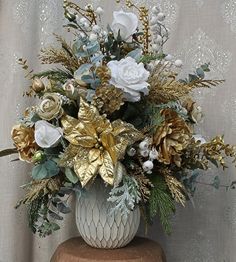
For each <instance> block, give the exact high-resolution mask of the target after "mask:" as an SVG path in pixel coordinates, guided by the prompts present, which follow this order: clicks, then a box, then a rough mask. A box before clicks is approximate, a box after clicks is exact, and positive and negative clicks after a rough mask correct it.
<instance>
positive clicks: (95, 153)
mask: <svg viewBox="0 0 236 262" xmlns="http://www.w3.org/2000/svg"><path fill="white" fill-rule="evenodd" d="M100 156H101V152H100V150H99V149H96V148H93V149H91V150H90V151H89V155H88V159H89V162H90V163H92V162H94V161H95V160H97V159H98V158H99V157H100Z"/></svg>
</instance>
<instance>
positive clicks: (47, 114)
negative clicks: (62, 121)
mask: <svg viewBox="0 0 236 262" xmlns="http://www.w3.org/2000/svg"><path fill="white" fill-rule="evenodd" d="M61 105H62V101H61V99H60V97H59V96H58V95H57V94H45V95H44V96H43V100H42V102H41V103H40V105H39V107H38V110H37V113H38V115H39V116H40V118H42V119H44V120H52V119H53V118H56V117H60V116H61V115H62V114H63V109H62V107H61Z"/></svg>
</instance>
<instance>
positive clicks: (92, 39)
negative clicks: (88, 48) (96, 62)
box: [89, 33, 98, 42]
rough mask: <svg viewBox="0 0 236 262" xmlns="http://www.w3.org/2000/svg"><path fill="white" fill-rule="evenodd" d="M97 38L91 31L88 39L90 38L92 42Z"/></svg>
mask: <svg viewBox="0 0 236 262" xmlns="http://www.w3.org/2000/svg"><path fill="white" fill-rule="evenodd" d="M97 39H98V37H97V35H96V34H94V33H91V34H90V36H89V40H90V41H91V42H94V41H96V40H97Z"/></svg>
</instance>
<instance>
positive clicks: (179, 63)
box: [175, 59, 183, 67]
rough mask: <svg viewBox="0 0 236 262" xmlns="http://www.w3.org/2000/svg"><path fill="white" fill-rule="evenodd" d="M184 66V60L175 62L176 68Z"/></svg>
mask: <svg viewBox="0 0 236 262" xmlns="http://www.w3.org/2000/svg"><path fill="white" fill-rule="evenodd" d="M182 65H183V62H182V60H180V59H177V60H175V66H176V67H182Z"/></svg>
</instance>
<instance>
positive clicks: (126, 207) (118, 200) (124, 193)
mask: <svg viewBox="0 0 236 262" xmlns="http://www.w3.org/2000/svg"><path fill="white" fill-rule="evenodd" d="M140 200H141V195H140V192H139V186H138V183H137V181H136V180H135V179H134V178H133V177H128V176H125V177H124V178H123V185H121V186H118V187H115V188H113V189H112V190H111V192H110V197H109V198H108V201H110V202H112V203H113V204H114V205H112V208H111V214H113V213H116V211H117V210H118V211H120V212H121V213H122V214H123V215H124V216H127V215H128V214H129V213H130V211H131V210H133V209H134V208H135V205H136V204H138V203H139V201H140Z"/></svg>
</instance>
